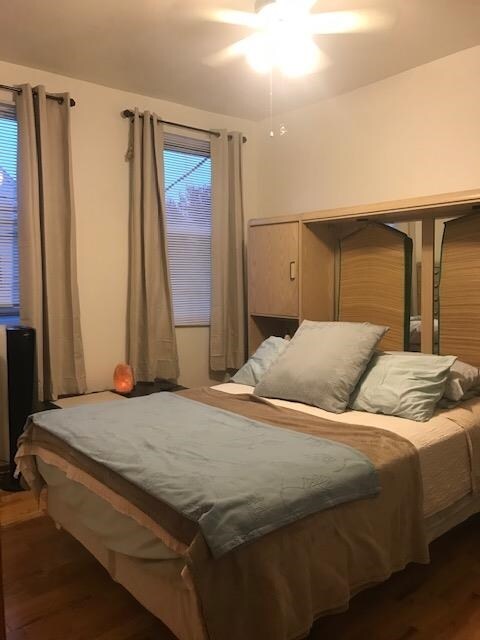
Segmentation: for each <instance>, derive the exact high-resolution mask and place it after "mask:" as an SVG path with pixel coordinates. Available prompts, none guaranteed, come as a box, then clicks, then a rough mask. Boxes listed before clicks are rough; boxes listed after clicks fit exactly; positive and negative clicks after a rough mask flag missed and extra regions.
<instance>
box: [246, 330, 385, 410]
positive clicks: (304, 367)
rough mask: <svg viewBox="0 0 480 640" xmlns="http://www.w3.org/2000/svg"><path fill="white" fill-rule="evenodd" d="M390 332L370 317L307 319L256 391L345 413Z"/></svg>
mask: <svg viewBox="0 0 480 640" xmlns="http://www.w3.org/2000/svg"><path fill="white" fill-rule="evenodd" d="M387 331H388V328H387V327H379V326H377V325H373V324H369V323H367V322H363V323H359V322H358V323H357V322H311V321H309V320H305V321H304V322H303V323H302V324H301V326H300V328H299V329H298V331H297V332H296V334H295V335H294V336H293V338H292V340H291V341H290V345H289V347H288V349H286V350H285V351H284V352H283V353H282V355H281V356H280V357H279V358H278V360H277V361H276V362H274V364H273V365H272V366H271V367H270V369H269V370H268V371H267V373H266V374H265V375H264V377H263V378H262V379H261V380H260V382H259V383H258V384H257V386H256V387H255V391H254V393H255V395H257V396H262V397H265V398H280V399H282V400H294V401H297V402H303V403H305V404H310V405H313V406H315V407H319V408H320V409H325V410H326V411H331V412H332V413H342V411H345V409H346V407H347V404H348V400H349V398H350V395H351V393H352V391H353V389H354V388H355V385H356V384H357V382H358V380H359V379H360V376H361V375H362V373H363V372H364V371H365V368H366V366H367V364H368V362H369V361H370V358H371V357H372V354H373V352H374V351H375V347H376V346H377V343H378V342H379V341H380V340H381V338H382V337H383V336H384V334H385V333H386V332H387Z"/></svg>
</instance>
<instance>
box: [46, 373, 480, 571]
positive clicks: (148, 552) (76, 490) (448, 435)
mask: <svg viewBox="0 0 480 640" xmlns="http://www.w3.org/2000/svg"><path fill="white" fill-rule="evenodd" d="M214 389H216V390H218V391H222V392H225V393H232V394H243V393H251V392H252V390H253V389H252V387H248V386H245V385H240V384H234V383H227V384H222V385H217V386H215V387H214ZM268 402H271V403H272V404H274V405H277V406H283V407H287V408H290V409H294V410H296V411H300V412H303V413H306V414H311V415H315V416H319V417H323V418H326V419H328V420H332V421H338V422H348V423H351V424H360V425H366V426H373V427H379V428H382V429H386V430H389V431H392V432H394V433H397V434H399V435H401V436H403V437H404V438H406V439H408V440H409V441H410V442H411V443H412V444H413V445H414V446H415V448H416V449H417V450H418V453H419V459H420V467H421V474H422V482H423V492H424V515H425V518H426V520H427V523H428V522H429V521H431V522H434V523H435V531H436V530H438V531H440V532H443V529H444V528H445V527H446V528H449V527H448V526H447V525H446V524H445V525H443V524H442V523H443V522H444V521H445V522H446V523H447V522H449V520H448V519H446V520H445V518H444V517H443V514H445V513H447V514H448V513H449V509H450V508H451V507H452V506H455V505H457V504H462V501H467V502H468V496H469V495H470V494H471V490H472V486H471V472H470V454H469V446H468V442H467V438H466V435H465V431H464V430H463V429H462V428H461V427H459V426H458V425H457V424H455V423H454V422H453V421H452V420H449V419H448V412H445V411H443V412H438V413H437V414H436V415H435V416H434V417H433V418H432V419H431V420H430V421H429V422H423V423H418V422H414V421H410V420H405V419H403V418H396V417H392V416H383V415H377V414H369V413H365V412H359V411H349V412H346V413H343V414H339V415H338V414H332V413H330V412H327V411H323V410H322V409H318V408H316V407H311V406H307V405H303V404H300V403H295V402H288V401H284V400H268ZM479 402H480V400H479ZM37 465H38V468H39V471H40V473H41V475H42V476H43V478H44V480H45V482H46V483H47V485H48V500H49V502H50V503H52V504H54V503H56V502H61V503H62V504H63V505H65V506H66V507H67V509H68V510H70V511H71V512H72V513H75V514H76V518H78V519H79V522H80V523H81V525H82V527H83V528H84V529H85V530H88V531H90V532H91V533H92V535H95V537H96V538H97V539H98V540H99V541H101V543H102V544H103V545H104V546H105V547H106V548H107V549H110V550H111V551H113V552H115V553H120V554H122V555H126V556H130V557H133V558H139V559H142V560H170V559H173V558H175V557H176V556H175V554H174V553H173V552H172V551H171V550H169V549H168V548H167V547H166V546H165V545H164V544H163V543H162V542H160V541H159V539H158V538H156V537H155V536H154V534H153V533H151V532H150V531H148V530H147V529H145V528H144V527H142V526H141V525H139V524H137V523H136V522H134V521H133V520H132V519H131V518H129V517H128V516H126V515H122V514H120V513H119V512H117V511H116V510H115V509H114V508H113V507H112V506H111V505H109V504H108V503H107V502H105V501H104V500H103V499H102V498H100V497H98V496H96V495H95V494H93V493H92V492H91V491H89V490H88V489H87V488H85V487H83V486H82V485H80V484H79V483H77V482H75V481H73V480H71V479H69V478H67V477H66V475H65V474H64V473H63V472H62V471H61V470H59V469H57V468H56V467H53V466H52V465H49V464H47V463H46V462H45V461H42V460H41V459H38V458H37ZM467 509H468V507H467ZM462 513H463V512H462ZM465 513H467V512H465ZM468 515H470V512H469V511H468V513H467V515H466V516H465V517H468ZM459 521H461V520H459ZM455 524H456V521H455ZM446 528H445V530H446ZM431 537H436V533H435V534H434V535H432V536H431Z"/></svg>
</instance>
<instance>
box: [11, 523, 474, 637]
mask: <svg viewBox="0 0 480 640" xmlns="http://www.w3.org/2000/svg"><path fill="white" fill-rule="evenodd" d="M3 549H4V580H5V589H6V610H7V625H8V630H9V635H8V639H9V640H174V639H173V636H172V635H171V634H170V633H169V632H168V631H167V630H166V629H165V627H163V625H162V624H161V623H159V622H158V621H157V620H155V619H154V618H153V617H152V616H150V614H148V613H147V612H146V611H145V610H144V609H142V607H141V606H140V605H138V604H137V603H136V602H135V600H134V599H133V598H131V597H130V596H129V594H128V593H127V592H126V591H125V590H124V589H122V587H120V586H119V585H117V584H115V583H114V582H113V581H112V580H111V579H110V578H109V576H108V575H107V573H106V572H105V571H104V570H103V569H102V568H101V567H100V565H99V564H98V563H97V562H96V561H95V560H94V559H93V558H92V557H91V556H90V555H89V553H88V552H87V551H85V550H84V549H83V548H82V547H81V545H79V544H78V543H77V542H76V541H75V540H73V539H72V538H71V537H70V536H69V535H68V534H66V533H64V532H58V531H57V530H56V529H55V527H54V525H53V524H52V522H51V521H50V520H49V519H48V518H44V517H40V518H35V519H34V520H31V521H29V522H22V523H20V524H18V525H15V526H9V527H7V528H4V529H3ZM245 640H248V639H247V638H246V639H245ZM265 640H275V639H270V638H265ZM310 640H480V518H474V519H472V520H470V522H468V523H466V524H465V525H462V526H460V527H458V528H457V529H456V530H454V531H453V532H451V533H450V534H448V535H447V536H444V537H443V538H442V539H440V540H439V541H437V542H436V543H435V544H434V545H433V548H432V564H431V565H429V566H417V565H412V566H410V567H409V568H408V569H407V570H406V571H404V572H401V573H399V574H397V575H395V576H394V577H393V578H392V579H390V580H389V581H388V582H387V583H385V584H383V585H381V586H378V587H376V588H374V589H370V590H368V591H366V592H364V593H362V594H360V595H359V596H357V597H356V598H355V599H354V600H353V601H352V604H351V607H350V610H349V611H348V612H347V613H344V614H341V615H338V616H333V617H328V618H324V619H322V620H320V621H318V622H317V624H316V625H315V629H314V630H313V632H312V634H311V636H310Z"/></svg>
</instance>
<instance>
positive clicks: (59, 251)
mask: <svg viewBox="0 0 480 640" xmlns="http://www.w3.org/2000/svg"><path fill="white" fill-rule="evenodd" d="M21 89H22V91H21V93H19V94H17V95H16V98H15V100H16V105H17V120H18V236H19V257H20V316H21V321H22V324H25V325H28V326H31V327H33V328H34V329H35V332H36V351H37V353H36V355H37V358H36V370H37V373H36V375H37V390H38V399H39V400H43V399H55V398H57V397H58V396H60V395H66V394H79V393H84V392H85V390H86V384H85V365H84V359H83V346H82V335H81V329H80V310H79V299H78V284H77V264H76V263H77V257H76V241H75V209H74V202H73V181H72V164H71V150H70V107H69V104H70V97H69V95H68V94H61V95H59V98H61V101H57V100H51V99H47V97H46V94H45V88H44V87H36V89H32V88H31V87H30V86H28V85H23V86H22V87H21Z"/></svg>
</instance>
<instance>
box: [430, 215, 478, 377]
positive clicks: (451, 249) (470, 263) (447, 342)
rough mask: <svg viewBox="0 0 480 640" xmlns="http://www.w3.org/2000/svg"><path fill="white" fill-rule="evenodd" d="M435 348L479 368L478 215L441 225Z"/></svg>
mask: <svg viewBox="0 0 480 640" xmlns="http://www.w3.org/2000/svg"><path fill="white" fill-rule="evenodd" d="M439 348H440V353H441V354H452V355H456V356H458V357H459V358H460V360H464V361H465V362H468V363H469V364H473V365H475V366H477V367H479V366H480V213H473V214H471V215H467V216H465V217H463V218H457V219H456V220H450V221H449V222H446V223H445V232H444V236H443V243H442V261H441V277H440V315H439Z"/></svg>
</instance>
